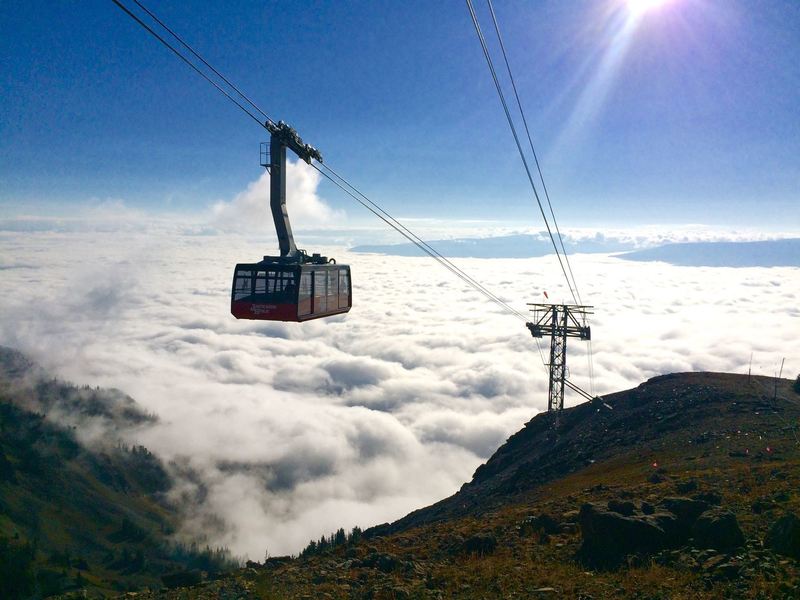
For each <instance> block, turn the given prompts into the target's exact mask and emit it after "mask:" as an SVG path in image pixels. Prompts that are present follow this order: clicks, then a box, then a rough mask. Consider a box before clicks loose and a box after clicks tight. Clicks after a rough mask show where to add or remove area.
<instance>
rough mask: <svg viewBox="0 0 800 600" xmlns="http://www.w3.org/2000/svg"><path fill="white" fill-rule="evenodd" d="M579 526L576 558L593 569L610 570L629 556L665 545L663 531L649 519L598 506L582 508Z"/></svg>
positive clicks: (585, 505) (665, 537)
mask: <svg viewBox="0 0 800 600" xmlns="http://www.w3.org/2000/svg"><path fill="white" fill-rule="evenodd" d="M580 525H581V533H582V535H583V544H582V545H581V549H580V551H579V553H578V556H579V558H581V560H583V561H584V562H585V563H587V564H589V565H592V566H598V567H613V566H616V565H618V564H619V563H621V562H622V560H623V559H624V558H625V557H626V556H628V555H630V554H651V553H653V552H657V551H658V550H660V549H662V548H663V547H664V546H665V545H666V543H667V535H666V534H665V533H664V530H663V529H662V528H660V527H659V526H658V525H657V524H656V523H655V522H654V521H653V520H650V518H647V519H645V518H639V517H626V516H624V515H621V514H619V513H616V512H612V511H609V510H608V509H607V508H605V507H603V506H600V505H597V504H584V505H583V506H582V507H581V512H580Z"/></svg>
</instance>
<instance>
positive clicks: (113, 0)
mask: <svg viewBox="0 0 800 600" xmlns="http://www.w3.org/2000/svg"><path fill="white" fill-rule="evenodd" d="M111 1H112V2H113V3H114V4H116V5H117V6H118V7H119V8H120V9H122V10H123V11H124V12H125V13H126V14H127V15H128V16H129V17H130V18H131V19H133V20H134V21H136V22H137V23H138V24H139V25H141V26H142V28H144V30H145V31H147V33H149V34H150V35H152V36H153V37H154V38H156V39H157V40H158V41H159V42H161V43H162V44H163V45H164V46H166V47H167V48H168V49H169V50H170V51H172V53H173V54H175V56H177V57H178V58H180V59H181V60H182V61H183V62H185V63H186V64H187V65H189V66H190V67H191V68H192V69H194V70H195V71H196V72H197V73H198V74H199V75H200V76H201V77H202V78H203V79H205V80H206V81H208V83H210V84H211V85H213V86H214V87H215V88H217V89H218V90H219V91H220V92H222V93H223V94H225V96H226V97H227V98H228V100H230V101H231V102H233V103H234V104H235V105H236V106H238V107H239V108H240V109H242V111H244V112H245V113H246V114H247V115H248V116H249V117H250V118H251V119H253V120H254V121H255V122H256V123H258V124H259V125H261V126H262V127H263V126H264V124H263V123H262V122H261V119H259V118H258V117H257V116H255V115H254V114H253V113H251V112H250V111H249V110H247V109H246V108H245V107H244V106H242V105H241V104H240V103H239V102H238V101H237V100H236V98H234V97H233V96H231V95H230V94H229V93H228V92H226V91H225V90H223V89H222V87H221V86H220V85H219V84H218V83H217V82H216V81H214V80H213V79H211V78H210V77H209V76H208V75H206V74H205V73H203V71H202V70H200V69H199V68H198V67H197V65H195V64H194V63H193V62H192V61H190V60H189V59H188V58H186V57H185V56H184V55H183V54H181V53H180V52H179V51H178V50H177V49H176V48H175V47H174V46H173V45H172V44H170V43H169V42H168V41H167V40H165V39H164V38H163V37H161V36H160V35H158V34H157V33H156V32H155V31H153V29H152V28H151V27H150V26H149V25H148V24H147V23H145V22H144V21H142V20H141V19H140V18H139V17H137V16H136V15H135V14H133V13H132V12H131V11H130V10H129V9H128V8H127V7H126V6H125V5H124V4H122V2H120V1H119V0H111Z"/></svg>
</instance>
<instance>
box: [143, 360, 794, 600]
mask: <svg viewBox="0 0 800 600" xmlns="http://www.w3.org/2000/svg"><path fill="white" fill-rule="evenodd" d="M605 404H607V406H606V405H604V404H602V403H597V402H595V403H589V404H583V405H580V406H578V407H575V408H572V409H569V410H566V411H564V413H563V415H562V418H561V420H560V424H559V427H558V429H556V430H553V427H552V419H551V418H550V417H549V416H548V415H539V416H537V417H535V418H534V419H532V420H531V421H530V422H529V423H528V424H527V425H526V426H525V427H524V428H523V429H522V430H521V431H519V432H518V433H516V434H515V435H513V436H512V437H511V438H510V439H509V440H508V441H507V442H506V443H505V444H504V445H503V446H502V447H501V448H500V449H499V450H498V451H497V452H496V453H495V455H494V456H492V458H491V459H490V460H489V461H488V462H487V463H486V464H485V465H482V466H481V467H480V468H478V470H477V471H476V472H475V475H474V477H473V480H472V481H471V482H469V483H467V484H465V485H464V486H463V488H462V489H461V490H460V491H459V492H458V493H457V494H455V495H454V496H452V497H450V498H447V499H445V500H443V501H441V502H439V503H437V504H434V505H433V506H430V507H427V508H423V509H421V510H418V511H415V512H413V513H411V514H410V515H408V516H406V517H404V518H402V519H400V520H399V521H397V522H395V523H391V524H385V525H381V526H379V527H375V528H372V529H370V530H367V531H366V532H364V534H363V535H360V536H355V535H351V536H347V535H344V534H343V532H340V534H337V535H332V536H331V537H330V538H325V539H324V540H320V542H321V543H314V544H312V545H310V546H309V548H307V549H306V551H305V552H304V553H303V555H302V556H301V557H300V558H291V557H278V558H273V559H270V560H268V561H267V562H266V563H265V564H257V563H250V564H248V567H247V568H246V569H243V570H241V571H236V572H233V573H230V574H229V575H228V576H227V577H226V578H224V579H221V580H218V581H213V582H208V583H205V584H201V585H198V586H195V587H193V588H191V589H185V590H175V591H168V590H164V591H161V592H151V593H147V594H145V595H144V597H146V598H150V597H159V598H182V597H186V594H191V597H197V598H212V597H214V598H216V597H252V598H270V599H272V598H373V599H382V598H385V599H397V598H577V599H581V600H592V599H600V598H631V599H633V598H636V599H645V598H646V599H654V600H655V599H662V598H664V599H666V598H686V599H692V598H718V599H720V600H721V599H728V598H753V599H763V600H767V599H770V600H772V599H785V600H789V599H796V598H800V562H798V561H799V560H800V519H798V518H797V517H796V516H794V515H798V514H800V491H799V490H800V437H799V436H800V432H799V431H798V424H800V394H798V393H797V392H796V391H794V390H793V386H792V382H791V381H789V380H780V381H777V382H776V381H775V380H773V379H767V378H760V377H753V378H748V377H746V376H741V375H729V374H719V373H683V374H673V375H666V376H662V377H656V378H654V379H651V380H649V381H647V382H646V383H643V384H642V385H640V386H638V387H637V388H635V389H632V390H627V391H624V392H619V393H617V394H613V395H610V396H608V397H607V398H605Z"/></svg>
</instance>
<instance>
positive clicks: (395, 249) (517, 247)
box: [351, 234, 800, 267]
mask: <svg viewBox="0 0 800 600" xmlns="http://www.w3.org/2000/svg"><path fill="white" fill-rule="evenodd" d="M430 245H431V246H432V247H433V248H435V249H436V250H437V251H438V252H440V253H441V254H442V255H443V256H447V257H451V258H532V257H538V256H547V255H549V254H552V253H553V246H552V243H551V242H550V240H549V238H547V237H546V236H545V237H543V236H541V235H539V236H537V235H529V234H519V235H508V236H498V237H487V238H460V239H452V240H434V241H431V242H430ZM564 247H565V248H566V251H567V253H568V254H574V253H586V254H598V253H603V254H605V253H607V254H615V255H616V256H617V257H618V258H623V259H626V260H635V261H661V262H667V263H670V264H672V265H676V266H707V267H800V238H786V239H778V240H764V241H725V242H683V243H673V244H663V245H660V246H656V247H653V248H645V249H641V250H637V249H636V247H635V245H634V243H633V242H628V241H620V240H617V239H614V238H606V237H595V238H587V239H584V240H578V241H568V240H565V241H564ZM351 251H353V252H364V253H376V254H387V255H390V256H424V253H423V251H422V250H420V249H419V248H418V247H417V246H415V245H414V244H383V245H362V246H355V247H353V248H351Z"/></svg>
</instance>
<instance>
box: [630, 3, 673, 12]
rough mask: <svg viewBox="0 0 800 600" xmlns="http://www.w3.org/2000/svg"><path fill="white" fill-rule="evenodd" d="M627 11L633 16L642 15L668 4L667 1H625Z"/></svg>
mask: <svg viewBox="0 0 800 600" xmlns="http://www.w3.org/2000/svg"><path fill="white" fill-rule="evenodd" d="M626 1H627V5H628V10H629V11H630V12H631V13H632V14H634V15H642V14H644V13H646V12H647V11H649V10H652V9H654V8H658V7H659V6H662V5H664V4H666V3H667V2H669V0H626Z"/></svg>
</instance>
